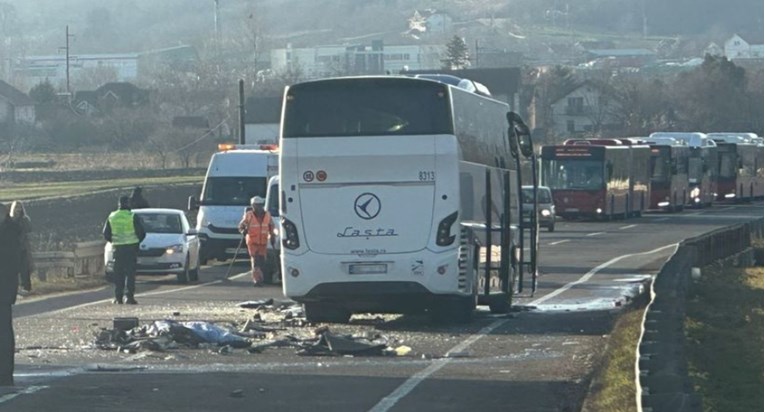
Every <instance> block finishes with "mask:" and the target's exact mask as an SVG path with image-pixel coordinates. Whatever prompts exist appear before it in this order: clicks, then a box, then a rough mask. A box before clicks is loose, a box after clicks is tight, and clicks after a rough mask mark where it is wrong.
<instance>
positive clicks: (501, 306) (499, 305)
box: [489, 298, 512, 315]
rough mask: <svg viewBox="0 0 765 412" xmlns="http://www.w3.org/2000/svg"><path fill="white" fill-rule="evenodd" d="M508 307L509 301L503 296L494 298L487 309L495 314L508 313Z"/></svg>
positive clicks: (509, 307)
mask: <svg viewBox="0 0 765 412" xmlns="http://www.w3.org/2000/svg"><path fill="white" fill-rule="evenodd" d="M510 309H512V305H511V304H510V301H509V300H507V299H504V298H495V299H492V301H491V302H490V303H489V311H491V313H493V314H495V315H504V314H507V313H510Z"/></svg>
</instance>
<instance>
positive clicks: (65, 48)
mask: <svg viewBox="0 0 765 412" xmlns="http://www.w3.org/2000/svg"><path fill="white" fill-rule="evenodd" d="M70 37H74V35H73V34H69V25H68V24H67V26H66V43H65V44H66V46H64V47H59V50H61V49H64V50H65V52H66V95H67V99H69V100H71V99H72V90H71V88H70V87H69V38H70Z"/></svg>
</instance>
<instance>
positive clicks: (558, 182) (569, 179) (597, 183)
mask: <svg viewBox="0 0 765 412" xmlns="http://www.w3.org/2000/svg"><path fill="white" fill-rule="evenodd" d="M545 163H546V164H545V166H544V169H543V174H544V176H543V181H544V184H545V186H547V187H549V188H550V189H585V190H593V189H601V188H603V183H604V179H603V162H601V161H597V160H570V159H565V160H545Z"/></svg>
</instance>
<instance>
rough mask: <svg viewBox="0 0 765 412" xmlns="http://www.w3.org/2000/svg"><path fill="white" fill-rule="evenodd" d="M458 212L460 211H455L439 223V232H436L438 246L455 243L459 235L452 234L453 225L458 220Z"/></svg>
mask: <svg viewBox="0 0 765 412" xmlns="http://www.w3.org/2000/svg"><path fill="white" fill-rule="evenodd" d="M458 214H459V212H454V213H452V214H451V215H449V216H447V217H445V218H444V219H443V220H441V223H439V224H438V232H437V233H436V244H437V245H438V246H449V245H451V244H452V243H454V240H455V239H456V238H457V236H455V235H453V234H452V225H453V224H454V222H456V221H457V215H458Z"/></svg>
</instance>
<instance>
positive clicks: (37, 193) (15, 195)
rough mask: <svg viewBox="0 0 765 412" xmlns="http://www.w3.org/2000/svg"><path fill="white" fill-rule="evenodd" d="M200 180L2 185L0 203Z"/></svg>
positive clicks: (194, 178) (119, 180) (191, 177)
mask: <svg viewBox="0 0 765 412" xmlns="http://www.w3.org/2000/svg"><path fill="white" fill-rule="evenodd" d="M202 179H203V177H202V176H172V177H156V178H129V179H110V180H87V181H74V182H46V183H22V184H15V183H4V184H3V185H2V187H0V201H6V202H7V201H12V200H30V199H39V198H45V197H54V196H55V197H67V196H78V195H86V194H90V193H93V192H97V191H102V190H109V189H120V188H132V187H135V186H143V187H147V186H155V185H157V186H159V185H173V184H184V183H201V182H202Z"/></svg>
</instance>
